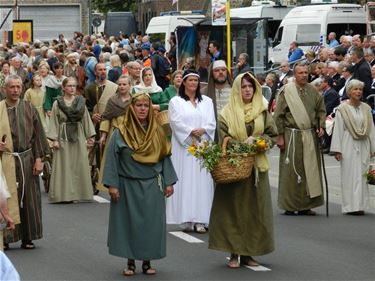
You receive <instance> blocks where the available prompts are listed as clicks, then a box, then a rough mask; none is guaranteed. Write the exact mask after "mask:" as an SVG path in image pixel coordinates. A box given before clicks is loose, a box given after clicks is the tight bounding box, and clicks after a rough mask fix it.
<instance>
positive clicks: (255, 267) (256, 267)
mask: <svg viewBox="0 0 375 281" xmlns="http://www.w3.org/2000/svg"><path fill="white" fill-rule="evenodd" d="M227 260H228V261H229V260H230V257H227ZM242 266H243V267H246V268H248V269H251V270H254V271H271V269H270V268H268V267H265V266H263V265H258V266H248V265H242Z"/></svg>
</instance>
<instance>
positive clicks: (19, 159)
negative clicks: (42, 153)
mask: <svg viewBox="0 0 375 281" xmlns="http://www.w3.org/2000/svg"><path fill="white" fill-rule="evenodd" d="M31 150H32V149H31V148H29V149H27V150H25V151H22V152H6V151H4V152H3V153H5V154H8V155H12V156H13V157H15V158H16V159H18V162H19V163H20V166H21V174H22V195H21V203H20V205H21V208H23V198H24V197H25V170H24V168H23V163H22V159H21V156H23V155H25V154H27V153H29V152H31ZM17 188H18V182H17Z"/></svg>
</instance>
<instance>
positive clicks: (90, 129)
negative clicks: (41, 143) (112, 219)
mask: <svg viewBox="0 0 375 281" xmlns="http://www.w3.org/2000/svg"><path fill="white" fill-rule="evenodd" d="M76 87H77V81H76V80H75V78H73V77H69V78H66V79H65V80H64V81H63V82H62V89H63V92H64V95H63V96H60V97H57V99H56V101H55V102H54V103H53V107H52V115H51V119H50V123H49V127H48V132H47V138H49V139H50V140H51V141H52V142H53V144H52V145H53V149H54V154H53V162H52V174H51V183H50V189H49V193H48V199H49V202H51V203H57V202H72V201H83V200H84V201H88V200H92V198H93V193H92V185H91V178H90V169H89V161H88V153H87V145H93V144H94V136H95V128H94V125H93V123H92V121H91V118H90V115H89V112H88V110H87V108H86V105H85V99H84V98H83V97H82V96H76V95H75V93H76Z"/></svg>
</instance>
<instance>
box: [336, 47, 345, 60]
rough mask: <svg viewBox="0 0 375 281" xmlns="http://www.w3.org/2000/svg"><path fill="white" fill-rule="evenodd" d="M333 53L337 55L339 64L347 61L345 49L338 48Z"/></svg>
mask: <svg viewBox="0 0 375 281" xmlns="http://www.w3.org/2000/svg"><path fill="white" fill-rule="evenodd" d="M333 52H334V53H335V56H336V60H337V61H338V62H342V61H343V60H344V59H345V55H346V50H345V49H344V48H343V47H341V46H340V47H337V48H335V50H334V51H333Z"/></svg>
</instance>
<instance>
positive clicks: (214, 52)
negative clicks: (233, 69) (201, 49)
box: [208, 41, 224, 62]
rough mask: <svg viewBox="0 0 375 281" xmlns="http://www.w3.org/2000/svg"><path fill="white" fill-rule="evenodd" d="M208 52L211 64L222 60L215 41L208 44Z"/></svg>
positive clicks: (219, 49) (218, 46)
mask: <svg viewBox="0 0 375 281" xmlns="http://www.w3.org/2000/svg"><path fill="white" fill-rule="evenodd" d="M208 51H209V52H210V55H211V62H214V61H217V60H223V59H224V57H223V54H222V53H221V48H220V45H219V43H217V42H216V41H211V42H210V43H209V44H208Z"/></svg>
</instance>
